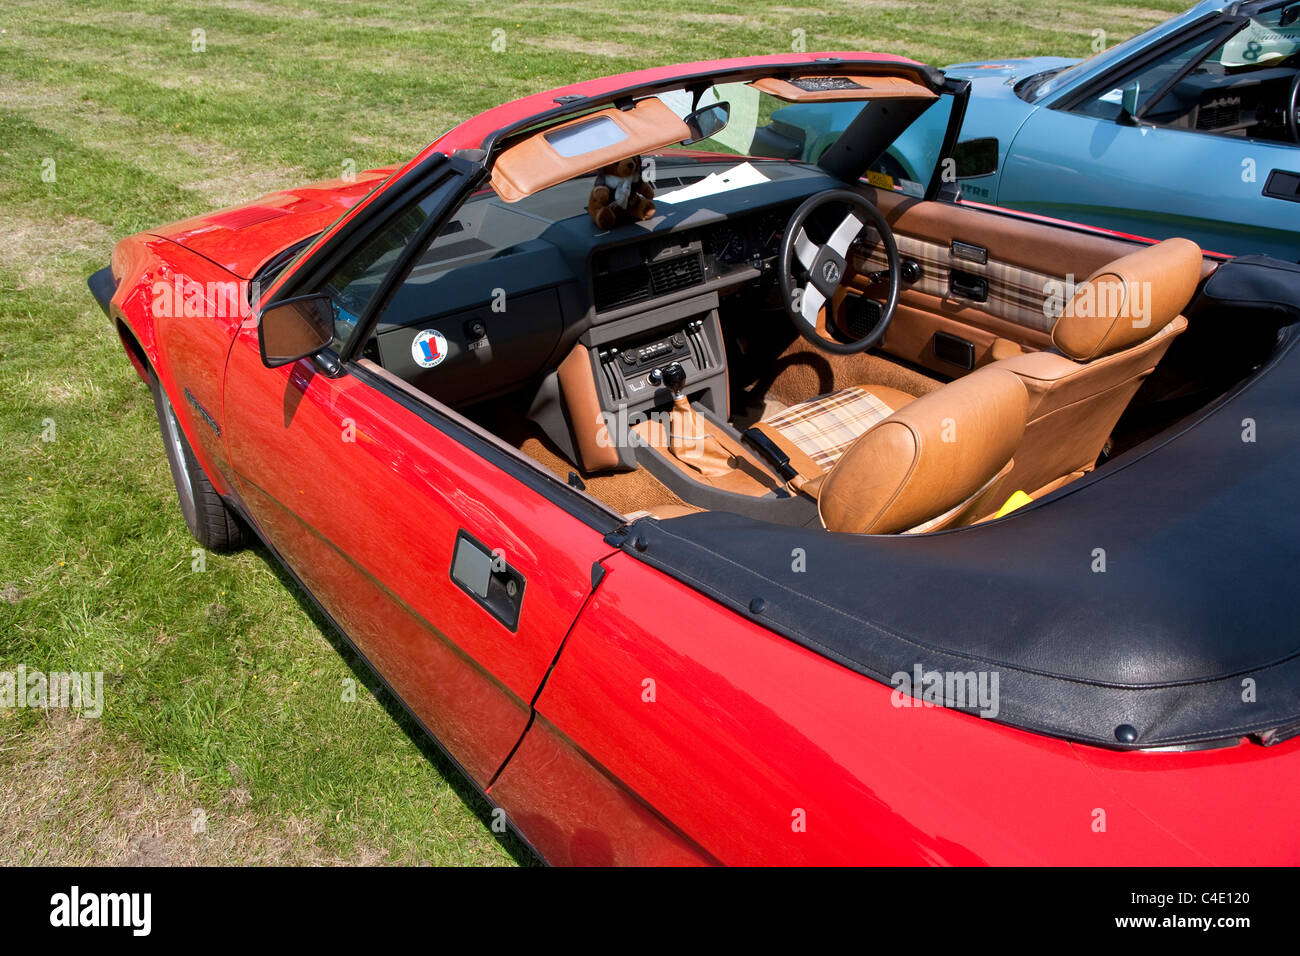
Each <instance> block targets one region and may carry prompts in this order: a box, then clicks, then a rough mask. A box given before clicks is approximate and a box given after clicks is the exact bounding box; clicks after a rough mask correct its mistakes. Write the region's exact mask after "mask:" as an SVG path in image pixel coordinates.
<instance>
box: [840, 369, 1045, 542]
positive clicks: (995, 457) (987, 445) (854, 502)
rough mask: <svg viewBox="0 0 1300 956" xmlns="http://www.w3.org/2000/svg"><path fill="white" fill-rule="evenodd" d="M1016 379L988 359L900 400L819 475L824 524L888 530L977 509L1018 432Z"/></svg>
mask: <svg viewBox="0 0 1300 956" xmlns="http://www.w3.org/2000/svg"><path fill="white" fill-rule="evenodd" d="M1028 402H1029V397H1028V394H1027V392H1026V390H1025V386H1024V384H1023V383H1022V382H1021V380H1020V379H1019V378H1018V377H1017V376H1015V375H1012V374H1011V373H1009V372H1006V371H1003V370H1001V369H998V368H995V367H993V366H988V367H986V368H982V369H979V370H977V371H975V372H972V373H971V374H970V375H967V376H966V377H965V378H961V379H958V380H957V381H955V382H952V383H950V384H948V385H945V386H944V387H943V388H941V389H938V390H937V391H934V392H931V393H930V394H928V395H924V396H922V397H921V398H917V399H914V400H912V401H909V402H908V403H906V404H905V405H904V406H903V407H902V408H901V409H899V410H898V411H896V412H894V413H893V414H892V415H890V416H889V417H887V418H885V419H884V420H883V421H881V422H879V423H878V424H876V425H875V426H873V427H872V428H870V429H869V430H868V431H866V432H865V433H864V434H862V435H861V436H860V437H859V438H858V439H857V440H856V441H855V442H853V444H852V445H851V446H850V447H849V448H848V450H847V451H845V452H844V454H843V455H842V456H841V457H840V459H839V463H838V464H837V465H836V466H835V467H834V468H832V469H831V471H830V472H829V473H828V474H827V476H826V477H825V479H823V481H822V483H821V493H820V495H819V496H818V500H817V508H818V513H819V514H820V515H821V519H822V524H823V525H825V527H826V529H827V530H828V531H846V532H851V533H854V534H893V533H895V532H899V531H909V530H910V531H913V532H919V531H932V530H938V529H939V528H945V527H954V526H957V525H960V524H964V523H968V522H969V521H972V520H976V519H978V518H981V517H984V516H986V515H988V514H990V513H992V512H993V511H995V510H996V509H997V507H998V505H1000V504H1001V503H1002V502H1001V501H996V500H995V498H996V496H997V495H998V494H999V492H1000V490H1001V489H1002V487H1003V481H1002V478H1003V476H1005V475H1006V474H1008V473H1009V471H1010V470H1011V469H1012V467H1013V462H1012V460H1011V456H1012V454H1013V453H1014V452H1015V449H1016V447H1017V445H1019V444H1020V441H1021V439H1022V438H1023V436H1024V431H1025V413H1026V408H1027V406H1028Z"/></svg>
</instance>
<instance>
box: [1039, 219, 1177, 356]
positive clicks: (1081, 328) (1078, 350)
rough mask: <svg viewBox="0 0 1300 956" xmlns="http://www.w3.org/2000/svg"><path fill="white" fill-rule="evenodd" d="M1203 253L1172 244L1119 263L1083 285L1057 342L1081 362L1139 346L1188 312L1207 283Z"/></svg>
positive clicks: (1055, 333)
mask: <svg viewBox="0 0 1300 956" xmlns="http://www.w3.org/2000/svg"><path fill="white" fill-rule="evenodd" d="M1201 266H1202V261H1201V250H1200V247H1199V246H1197V245H1196V243H1194V242H1192V241H1190V240H1188V239H1166V240H1165V241H1164V242H1161V243H1157V244H1156V245H1154V246H1147V247H1146V248H1145V249H1140V250H1138V251H1137V252H1133V253H1130V254H1129V255H1127V256H1122V257H1120V258H1119V259H1116V260H1115V261H1114V262H1112V263H1110V264H1109V265H1106V266H1103V267H1102V268H1101V269H1098V270H1097V271H1096V272H1095V273H1093V274H1092V275H1091V276H1089V277H1088V281H1086V282H1084V283H1082V284H1081V285H1079V286H1078V287H1077V288H1076V290H1075V293H1074V297H1073V298H1072V299H1071V300H1070V301H1069V302H1068V303H1067V304H1066V306H1065V311H1064V312H1062V313H1061V317H1060V318H1058V319H1057V320H1056V325H1055V326H1054V327H1053V328H1052V342H1053V343H1054V344H1055V345H1056V347H1057V348H1058V349H1060V350H1061V352H1062V353H1063V354H1065V355H1067V356H1069V357H1070V358H1072V359H1074V360H1075V361H1077V362H1089V361H1091V360H1093V359H1095V358H1101V357H1102V356H1103V355H1110V354H1111V353H1112V352H1118V351H1120V350H1121V349H1125V348H1128V347H1129V346H1132V345H1137V344H1138V343H1139V342H1144V341H1146V340H1147V339H1149V338H1150V337H1151V336H1153V335H1155V334H1156V333H1157V332H1159V331H1160V330H1161V329H1163V328H1164V327H1165V326H1166V325H1168V324H1169V323H1170V322H1172V321H1173V320H1174V319H1176V318H1177V317H1178V316H1179V315H1180V314H1181V313H1182V311H1183V309H1185V308H1187V303H1188V302H1190V301H1191V299H1192V296H1193V295H1195V294H1196V286H1197V285H1198V284H1199V283H1200V281H1201Z"/></svg>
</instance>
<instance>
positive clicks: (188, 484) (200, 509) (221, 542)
mask: <svg viewBox="0 0 1300 956" xmlns="http://www.w3.org/2000/svg"><path fill="white" fill-rule="evenodd" d="M149 387H150V389H151V390H152V391H153V404H154V409H155V411H157V413H158V427H159V428H160V429H161V430H162V438H163V448H164V449H165V450H166V452H167V464H168V465H169V466H170V467H171V472H172V481H173V482H175V483H176V496H177V497H178V498H179V499H180V502H181V514H182V515H184V516H185V524H186V526H187V527H188V528H189V529H190V533H191V534H192V535H194V538H195V540H197V541H198V542H199V544H201V545H203V547H205V548H207V549H208V550H209V551H234V550H236V549H238V548H240V547H243V545H244V534H245V532H244V526H243V525H242V524H240V522H239V518H238V517H237V516H236V515H235V513H234V512H232V511H231V510H230V508H229V507H228V506H227V505H226V503H225V501H223V500H222V498H221V495H219V494H217V489H215V488H213V487H212V482H210V481H208V476H207V475H206V474H204V472H203V466H202V465H200V464H199V462H198V459H197V458H195V457H194V452H193V450H192V449H191V448H190V443H189V442H188V441H186V440H185V433H184V432H183V431H181V426H180V422H178V421H177V420H176V409H174V408H172V403H171V400H170V399H168V398H167V393H166V392H164V391H163V389H162V386H161V385H160V384H158V377H157V376H154V377H153V380H152V381H151V382H150V385H149Z"/></svg>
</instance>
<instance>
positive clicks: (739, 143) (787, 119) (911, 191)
mask: <svg viewBox="0 0 1300 956" xmlns="http://www.w3.org/2000/svg"><path fill="white" fill-rule="evenodd" d="M658 98H659V99H660V100H661V101H662V102H663V103H664V104H665V105H667V106H668V107H669V108H670V109H672V110H673V112H674V113H676V114H677V115H678V116H686V115H687V114H688V113H689V112H690V111H691V110H692V108H696V107H702V106H707V105H709V104H711V103H718V102H726V103H728V104H729V105H730V119H729V120H728V122H727V125H726V127H725V128H724V129H723V130H721V131H720V132H719V133H717V134H716V135H714V136H713V137H711V138H709V139H705V140H701V141H700V142H698V143H694V144H692V145H691V146H690V147H689V148H690V149H693V150H699V151H703V152H714V153H729V154H734V155H737V156H746V157H763V158H769V159H786V160H792V161H795V162H802V163H812V164H816V163H817V162H818V160H820V159H821V157H822V154H823V153H825V152H826V150H827V149H828V148H829V147H830V146H831V145H832V144H834V143H835V141H836V140H838V139H839V138H840V136H841V135H842V134H843V133H844V132H845V130H847V129H848V128H849V125H850V124H851V123H852V122H853V121H854V120H855V119H856V118H857V117H858V115H859V114H860V113H861V112H862V111H863V110H864V109H865V108H866V107H867V105H868V101H866V100H839V101H833V102H825V103H789V102H786V101H785V100H783V99H780V98H779V97H776V96H772V95H771V94H768V93H765V92H762V91H760V90H758V89H755V88H754V87H753V86H752V85H750V84H749V83H722V84H718V85H716V86H712V87H709V88H708V89H707V90H705V91H704V93H703V94H702V95H701V96H700V99H699V102H698V103H695V102H694V101H693V97H692V96H691V94H690V92H688V91H686V90H675V91H673V92H671V93H661V94H659V97H658ZM952 107H953V98H952V96H951V95H948V94H944V95H941V96H940V97H939V98H938V99H937V100H935V101H934V102H933V103H932V104H931V105H930V106H929V107H927V108H926V109H925V111H924V112H923V113H921V115H920V116H919V117H917V118H916V119H915V120H914V121H913V122H912V123H911V124H910V125H909V126H908V127H907V128H906V129H905V130H903V132H902V133H901V134H900V135H898V136H897V137H896V138H895V140H894V142H893V144H891V145H890V147H889V148H888V150H887V151H886V152H885V153H884V154H883V155H882V156H880V157H878V158H877V159H876V160H875V161H874V162H873V163H872V164H871V167H870V172H869V174H868V177H867V178H868V179H869V180H870V181H871V182H872V184H873V185H876V186H878V187H882V188H886V189H893V190H895V191H898V192H902V193H905V194H907V195H910V196H916V197H920V196H922V195H924V193H925V188H926V185H927V184H928V183H929V182H930V180H931V178H932V176H933V175H934V171H935V168H936V167H937V165H938V163H939V160H940V158H941V154H942V152H943V142H944V135H945V133H946V132H947V129H948V120H949V118H950V117H951V115H952ZM744 172H745V171H744V170H742V172H741V175H742V176H743V175H744ZM747 184H748V182H746V181H739V182H738V183H737V188H743V186H744V185H747ZM661 198H663V197H661Z"/></svg>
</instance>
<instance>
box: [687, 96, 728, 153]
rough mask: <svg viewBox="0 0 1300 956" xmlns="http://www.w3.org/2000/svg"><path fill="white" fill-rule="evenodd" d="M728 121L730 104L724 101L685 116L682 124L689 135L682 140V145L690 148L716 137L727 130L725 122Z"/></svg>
mask: <svg viewBox="0 0 1300 956" xmlns="http://www.w3.org/2000/svg"><path fill="white" fill-rule="evenodd" d="M730 119H731V104H730V103H728V102H726V101H723V102H721V103H711V104H709V105H708V106H705V107H702V108H701V109H698V110H694V111H693V112H690V113H688V114H686V116H685V118H684V122H685V123H686V126H687V128H688V129H690V131H691V135H690V136H689V137H687V138H686V139H684V140H682V145H683V146H690V145H691V144H692V143H698V142H699V141H700V140H702V139H708V138H709V137H711V136H716V135H717V134H718V133H721V132H722V131H723V130H724V129H726V128H727V121H728V120H730Z"/></svg>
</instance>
